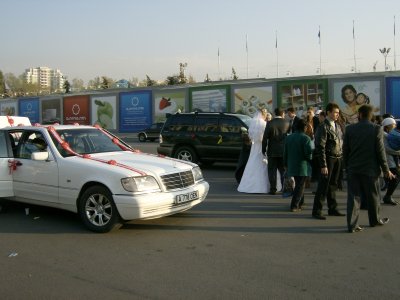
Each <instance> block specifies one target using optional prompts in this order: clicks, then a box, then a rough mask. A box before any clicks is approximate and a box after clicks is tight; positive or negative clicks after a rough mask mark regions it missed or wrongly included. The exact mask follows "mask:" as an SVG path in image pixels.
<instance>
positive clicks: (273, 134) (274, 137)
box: [262, 107, 289, 195]
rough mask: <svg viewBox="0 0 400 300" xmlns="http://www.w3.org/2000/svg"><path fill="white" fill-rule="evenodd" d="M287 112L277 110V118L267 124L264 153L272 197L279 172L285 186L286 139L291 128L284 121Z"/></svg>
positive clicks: (263, 146)
mask: <svg viewBox="0 0 400 300" xmlns="http://www.w3.org/2000/svg"><path fill="white" fill-rule="evenodd" d="M284 117H285V111H284V110H283V109H281V108H279V107H278V108H276V109H275V118H274V119H272V120H271V121H270V122H268V123H267V126H266V127H265V131H264V136H263V141H262V153H263V154H264V155H265V153H267V156H268V177H269V183H270V192H269V194H270V195H275V194H276V182H277V178H276V177H277V176H276V174H277V170H279V173H280V175H281V178H280V180H281V183H282V184H283V174H284V172H285V169H284V165H283V149H284V147H285V138H286V135H287V131H288V128H289V124H288V122H287V121H286V120H285V119H284Z"/></svg>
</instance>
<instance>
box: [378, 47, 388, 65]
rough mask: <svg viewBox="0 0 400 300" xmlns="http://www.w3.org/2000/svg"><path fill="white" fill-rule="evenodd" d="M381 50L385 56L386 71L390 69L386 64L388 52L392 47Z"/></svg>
mask: <svg viewBox="0 0 400 300" xmlns="http://www.w3.org/2000/svg"><path fill="white" fill-rule="evenodd" d="M379 51H380V52H381V53H382V54H383V57H384V58H385V71H386V70H387V69H388V68H387V65H386V57H387V56H388V54H389V52H390V48H383V49H379Z"/></svg>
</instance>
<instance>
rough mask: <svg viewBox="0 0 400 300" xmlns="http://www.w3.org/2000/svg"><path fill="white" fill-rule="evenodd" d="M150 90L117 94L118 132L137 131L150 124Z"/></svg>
mask: <svg viewBox="0 0 400 300" xmlns="http://www.w3.org/2000/svg"><path fill="white" fill-rule="evenodd" d="M151 100H152V99H151V91H135V92H124V93H120V95H119V132H137V131H140V130H143V129H145V128H147V127H149V126H150V125H151V124H152V106H151Z"/></svg>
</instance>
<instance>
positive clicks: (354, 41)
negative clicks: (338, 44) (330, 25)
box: [353, 20, 357, 73]
mask: <svg viewBox="0 0 400 300" xmlns="http://www.w3.org/2000/svg"><path fill="white" fill-rule="evenodd" d="M353 44H354V73H357V60H356V36H355V34H354V20H353Z"/></svg>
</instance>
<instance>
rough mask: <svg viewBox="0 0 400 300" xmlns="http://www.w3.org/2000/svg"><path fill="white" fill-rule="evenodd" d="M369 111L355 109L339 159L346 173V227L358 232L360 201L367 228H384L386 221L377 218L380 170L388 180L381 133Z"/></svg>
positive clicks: (388, 172)
mask: <svg viewBox="0 0 400 300" xmlns="http://www.w3.org/2000/svg"><path fill="white" fill-rule="evenodd" d="M372 111H373V108H372V106H370V105H363V106H361V107H360V108H359V109H358V118H359V122H358V123H356V124H352V125H349V126H348V127H347V128H346V134H345V137H344V145H343V156H344V163H345V166H346V171H347V228H348V231H349V232H359V231H362V228H361V227H360V226H359V225H358V216H359V213H360V205H361V198H364V199H365V200H366V203H367V208H368V219H369V224H370V226H372V227H374V226H377V225H384V224H386V223H387V222H389V219H388V218H382V219H381V218H380V216H379V210H380V204H379V203H380V194H379V181H378V178H379V175H380V174H381V170H382V171H383V174H384V175H385V177H386V178H389V179H392V178H394V175H393V174H392V173H391V172H390V170H389V166H388V164H387V161H386V155H385V147H384V143H383V131H382V128H381V127H380V126H379V125H376V124H374V123H372V122H371V119H372Z"/></svg>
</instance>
